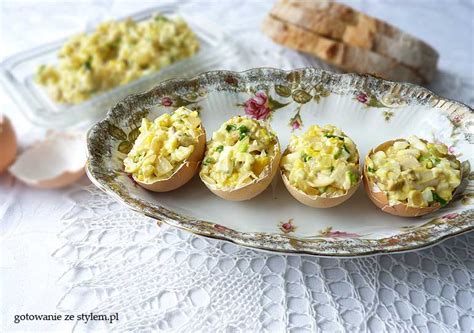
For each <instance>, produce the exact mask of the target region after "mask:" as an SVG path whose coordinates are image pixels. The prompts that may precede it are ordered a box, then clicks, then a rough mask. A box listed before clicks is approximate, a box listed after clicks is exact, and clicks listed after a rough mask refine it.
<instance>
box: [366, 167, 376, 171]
mask: <svg viewBox="0 0 474 333" xmlns="http://www.w3.org/2000/svg"><path fill="white" fill-rule="evenodd" d="M367 171H368V172H375V169H374V168H371V167H367Z"/></svg>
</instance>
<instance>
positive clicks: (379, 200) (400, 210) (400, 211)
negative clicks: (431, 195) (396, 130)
mask: <svg viewBox="0 0 474 333" xmlns="http://www.w3.org/2000/svg"><path fill="white" fill-rule="evenodd" d="M396 141H406V140H405V139H395V140H389V141H386V142H384V143H382V144H380V145H378V146H377V147H375V148H374V149H372V150H371V151H370V152H369V153H368V154H367V156H366V158H365V159H366V162H365V163H364V169H363V180H364V188H365V191H366V192H367V196H368V197H369V198H370V200H371V201H372V202H373V203H374V204H375V205H376V206H377V207H379V208H380V209H381V210H382V211H383V212H385V213H388V214H392V215H396V216H402V217H417V216H422V215H426V214H429V213H432V212H434V211H437V210H438V209H440V208H441V205H440V204H439V203H438V202H436V203H435V204H433V205H432V206H429V207H423V208H417V207H409V206H407V204H405V203H399V204H396V205H392V206H391V205H389V202H388V196H387V195H386V194H385V192H384V191H382V190H381V189H380V188H379V187H378V186H377V184H376V183H374V181H373V180H372V179H371V178H370V177H369V176H368V170H367V158H368V157H369V156H370V155H372V154H374V153H376V152H378V151H380V150H384V151H385V150H386V149H388V147H390V146H392V145H393V143H394V142H396ZM422 141H423V142H425V143H426V142H427V141H426V140H422ZM461 173H462V171H461ZM461 179H462V174H461Z"/></svg>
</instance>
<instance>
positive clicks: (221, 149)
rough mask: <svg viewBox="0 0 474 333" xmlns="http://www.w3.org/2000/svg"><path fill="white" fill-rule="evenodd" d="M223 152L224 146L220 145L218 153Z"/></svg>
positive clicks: (217, 149)
mask: <svg viewBox="0 0 474 333" xmlns="http://www.w3.org/2000/svg"><path fill="white" fill-rule="evenodd" d="M223 150H224V146H223V145H220V146H219V147H217V148H216V151H218V152H219V153H222V151H223Z"/></svg>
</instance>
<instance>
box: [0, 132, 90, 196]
mask: <svg viewBox="0 0 474 333" xmlns="http://www.w3.org/2000/svg"><path fill="white" fill-rule="evenodd" d="M85 164H86V152H85V137H84V135H82V134H73V133H55V134H51V135H49V136H48V137H47V138H46V139H45V140H43V141H40V142H36V143H34V144H33V145H32V146H30V147H28V148H27V149H26V150H25V151H24V152H23V153H21V154H20V155H19V156H18V158H17V160H16V161H15V163H14V164H13V165H12V166H11V167H10V168H9V171H10V173H11V174H12V175H13V176H15V177H16V178H17V179H19V180H20V181H22V182H23V183H25V184H27V185H30V186H33V187H38V188H59V187H64V186H67V185H70V184H72V183H74V182H75V181H77V180H78V179H79V178H81V176H82V175H83V174H84V171H85V169H84V167H85Z"/></svg>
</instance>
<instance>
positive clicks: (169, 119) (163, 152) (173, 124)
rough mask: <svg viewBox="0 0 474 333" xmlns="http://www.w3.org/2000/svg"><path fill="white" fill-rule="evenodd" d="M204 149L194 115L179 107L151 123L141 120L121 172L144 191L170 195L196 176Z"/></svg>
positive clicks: (197, 119)
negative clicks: (125, 173)
mask: <svg viewBox="0 0 474 333" xmlns="http://www.w3.org/2000/svg"><path fill="white" fill-rule="evenodd" d="M205 146H206V133H205V130H204V127H203V126H202V123H201V119H200V118H199V114H198V113H197V112H196V111H191V110H189V109H187V108H185V107H181V108H179V109H177V110H176V111H174V112H173V113H172V114H168V113H165V114H163V115H161V116H159V117H158V118H156V119H155V120H154V121H150V120H148V119H147V118H143V119H142V125H141V127H140V135H139V136H138V137H137V139H136V140H135V143H134V144H133V148H132V149H131V150H130V152H129V153H128V155H127V157H126V158H125V159H124V161H123V164H124V166H125V172H127V173H129V174H131V175H132V177H133V179H134V180H135V181H136V182H137V183H138V184H140V185H141V186H142V187H144V188H146V189H148V190H151V191H155V192H167V191H171V190H174V189H176V188H178V187H181V186H182V185H184V184H185V183H187V182H188V181H189V180H190V179H191V178H192V177H193V176H194V175H195V174H196V173H197V171H198V169H199V164H200V162H201V161H202V158H203V155H204V150H205Z"/></svg>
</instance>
